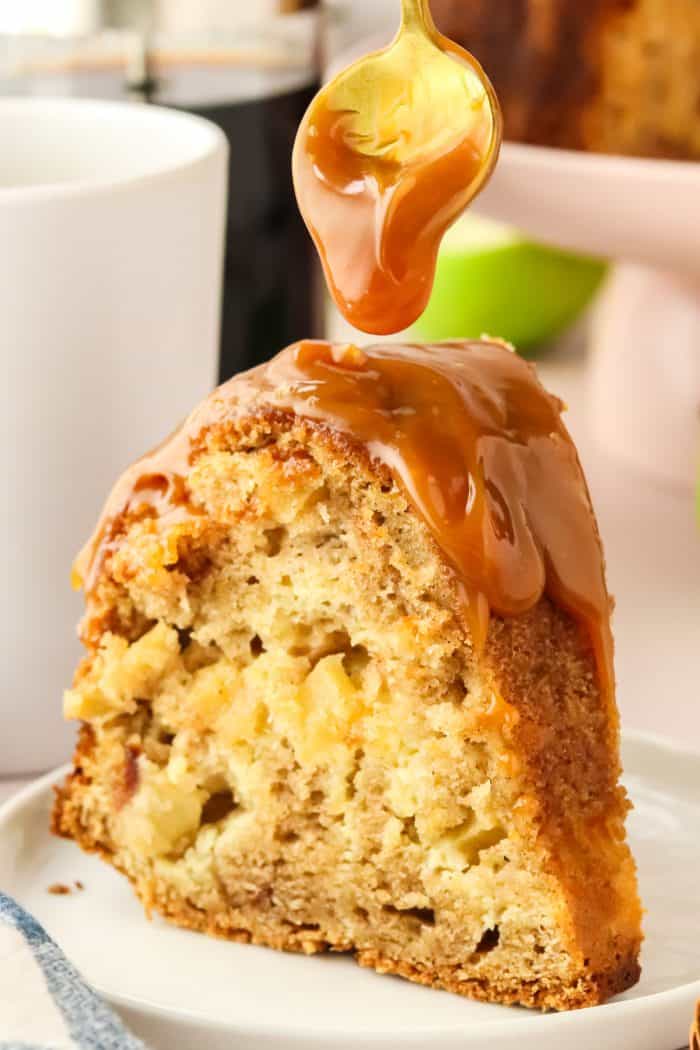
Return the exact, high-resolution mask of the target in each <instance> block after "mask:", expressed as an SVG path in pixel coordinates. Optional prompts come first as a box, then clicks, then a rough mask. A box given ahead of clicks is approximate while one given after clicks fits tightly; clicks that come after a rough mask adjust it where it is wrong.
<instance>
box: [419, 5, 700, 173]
mask: <svg viewBox="0 0 700 1050" xmlns="http://www.w3.org/2000/svg"><path fill="white" fill-rule="evenodd" d="M431 7H432V11H433V15H434V17H435V21H436V24H437V25H438V28H440V29H441V30H442V32H444V33H445V34H446V35H447V36H449V37H451V38H452V39H454V40H456V41H457V42H458V43H460V44H462V46H464V47H466V48H467V49H468V50H470V51H471V52H473V54H474V55H475V56H476V58H477V59H478V60H479V61H480V62H481V64H482V65H483V66H484V69H485V70H486V72H487V74H488V75H489V77H490V78H491V80H492V81H493V84H494V87H495V89H496V92H497V94H498V96H499V99H500V102H501V105H502V108H503V113H504V119H505V133H506V137H507V138H510V139H514V140H517V141H522V142H532V143H537V144H539V145H547V146H560V147H564V148H569V149H585V150H592V151H599V152H603V153H629V154H638V155H641V156H651V157H671V158H687V159H697V158H699V157H700V121H699V120H698V101H699V100H700V72H699V70H700V5H698V3H697V0H671V2H669V0H589V2H584V0H432V4H431Z"/></svg>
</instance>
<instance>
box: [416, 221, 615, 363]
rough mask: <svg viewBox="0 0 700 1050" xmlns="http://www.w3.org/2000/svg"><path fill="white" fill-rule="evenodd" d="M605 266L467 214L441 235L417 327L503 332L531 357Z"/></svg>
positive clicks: (583, 299) (589, 293)
mask: <svg viewBox="0 0 700 1050" xmlns="http://www.w3.org/2000/svg"><path fill="white" fill-rule="evenodd" d="M605 271H606V265H605V263H603V262H601V261H600V260H598V259H591V258H587V257H585V256H581V255H573V254H572V253H570V252H565V251H560V250H558V249H556V248H549V247H544V246H543V245H540V244H533V242H532V241H528V240H526V239H525V238H524V237H522V236H521V235H520V234H519V233H518V232H517V231H516V230H514V229H513V228H512V227H510V226H503V225H501V224H500V223H494V222H490V221H487V220H485V219H480V218H476V217H474V216H471V215H468V216H465V217H464V218H462V219H460V220H459V221H458V222H457V223H456V224H455V225H454V226H453V227H452V229H451V230H449V231H448V233H447V234H446V236H445V238H444V240H443V242H442V246H441V248H440V255H439V257H438V264H437V270H436V273H435V285H434V288H433V294H432V296H431V299H430V302H429V303H428V306H427V309H426V311H425V313H424V314H423V316H422V317H421V318H420V319H419V320H418V321H417V322H416V324H415V325H414V330H415V332H416V334H417V335H418V336H419V337H420V338H421V339H426V340H438V339H478V338H479V337H480V336H482V335H490V336H498V337H499V338H501V339H506V340H507V341H508V342H509V343H512V344H513V345H514V346H515V347H516V348H517V349H518V350H520V351H521V352H522V353H523V354H525V356H527V355H528V354H532V352H533V351H536V350H537V348H538V347H539V346H541V345H542V344H544V343H546V342H548V341H549V340H550V339H552V338H553V337H554V336H556V335H558V334H559V333H560V332H561V331H562V330H563V329H565V328H566V327H567V326H568V325H569V324H570V323H571V322H572V321H573V320H575V318H576V317H577V316H578V314H579V313H580V312H581V311H582V310H583V309H584V307H585V306H586V305H587V304H588V303H589V302H590V300H591V298H592V297H593V295H594V293H595V291H596V289H597V288H598V286H599V284H600V282H601V280H602V279H603V276H604V275H605Z"/></svg>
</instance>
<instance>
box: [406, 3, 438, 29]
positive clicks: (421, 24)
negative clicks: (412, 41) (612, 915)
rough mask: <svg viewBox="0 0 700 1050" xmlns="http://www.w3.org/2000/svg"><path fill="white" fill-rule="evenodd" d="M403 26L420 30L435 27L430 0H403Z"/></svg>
mask: <svg viewBox="0 0 700 1050" xmlns="http://www.w3.org/2000/svg"><path fill="white" fill-rule="evenodd" d="M401 28H402V29H417V30H418V31H419V32H425V31H426V30H431V29H434V28H435V26H434V23H433V16H432V15H431V13H430V3H429V0H401Z"/></svg>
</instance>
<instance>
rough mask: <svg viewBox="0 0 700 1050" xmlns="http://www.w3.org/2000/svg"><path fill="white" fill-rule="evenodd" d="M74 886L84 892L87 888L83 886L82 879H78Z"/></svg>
mask: <svg viewBox="0 0 700 1050" xmlns="http://www.w3.org/2000/svg"><path fill="white" fill-rule="evenodd" d="M74 885H75V888H76V890H84V889H85V887H84V885H83V884H82V882H81V881H80V879H76V880H75V883H74Z"/></svg>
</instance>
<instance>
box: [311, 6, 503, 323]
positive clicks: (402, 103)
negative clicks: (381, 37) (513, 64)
mask: <svg viewBox="0 0 700 1050" xmlns="http://www.w3.org/2000/svg"><path fill="white" fill-rule="evenodd" d="M500 134H501V119H500V111H499V108H498V103H497V101H496V98H495V95H494V93H493V89H492V88H491V86H490V84H489V82H488V80H487V78H486V76H485V74H484V72H483V70H482V69H481V67H480V66H479V65H478V63H477V62H476V61H475V60H474V59H473V58H472V56H471V55H469V54H468V52H466V51H464V50H463V49H462V48H460V47H458V46H457V45H456V44H453V43H452V42H451V41H449V40H447V39H446V38H445V37H443V36H441V35H440V34H439V33H438V32H437V30H436V29H435V26H434V24H433V21H432V18H431V16H430V11H429V7H428V3H427V0H404V2H403V4H402V19H401V27H400V29H399V32H398V34H397V36H396V38H395V40H394V41H393V43H392V44H391V45H390V46H389V47H388V48H386V49H384V50H383V51H379V52H376V53H375V54H372V55H368V56H366V57H365V58H363V59H361V60H360V61H359V62H357V63H355V64H354V65H353V66H351V67H350V68H349V69H346V70H345V71H344V72H343V73H341V74H340V75H339V76H338V77H336V78H335V80H333V81H332V82H331V83H330V84H329V85H328V86H327V87H325V88H324V89H323V90H322V91H321V92H319V94H318V95H317V96H316V98H315V100H314V101H313V102H312V104H311V106H310V107H309V109H308V111H307V113H306V115H305V117H304V119H303V121H302V123H301V125H300V128H299V132H298V134H297V139H296V142H295V146H294V153H293V159H292V169H293V174H294V185H295V189H296V194H297V201H298V204H299V209H300V211H301V213H302V215H303V217H304V220H305V222H306V224H307V226H308V228H309V231H310V233H311V235H312V237H313V239H314V242H315V244H316V247H317V249H318V252H319V255H320V258H321V261H322V263H323V268H324V272H325V275H326V280H327V283H328V287H329V289H330V291H331V294H332V296H333V298H334V300H335V302H336V304H337V306H338V308H339V309H340V311H341V312H342V313H343V315H344V316H345V318H346V319H347V320H348V321H349V322H350V323H351V324H353V325H354V326H355V327H357V328H360V329H362V330H363V331H366V332H373V333H387V332H396V331H400V330H401V329H403V328H406V327H408V326H409V325H410V324H412V323H413V321H415V320H416V318H417V317H419V316H420V314H421V313H422V312H423V310H424V309H425V307H426V305H427V302H428V299H429V297H430V292H431V290H432V285H433V279H434V274H435V265H436V261H437V252H438V248H439V246H440V242H441V240H442V237H443V235H444V234H445V232H446V231H447V229H448V228H449V226H451V225H452V223H453V222H454V221H455V219H456V218H457V217H458V216H459V215H460V214H461V213H462V212H463V211H464V209H465V208H466V207H467V205H468V204H469V203H470V202H471V200H472V199H473V198H474V197H475V196H476V194H477V193H478V192H479V190H480V189H481V187H482V186H483V185H484V183H485V181H486V180H487V179H488V177H489V175H490V173H491V171H492V169H493V166H494V164H495V162H496V158H497V155H498V149H499V145H500Z"/></svg>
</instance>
